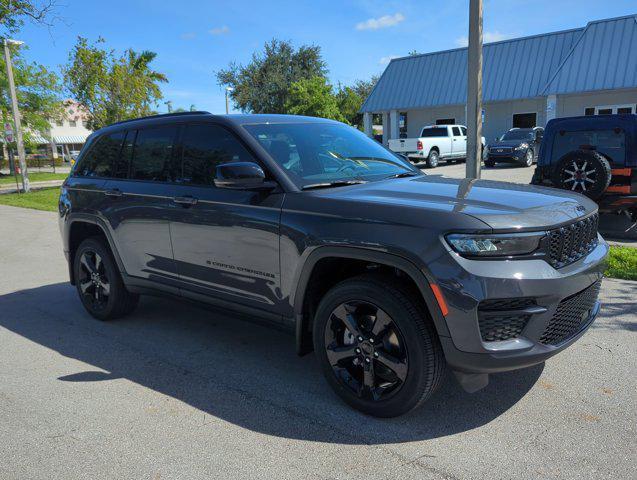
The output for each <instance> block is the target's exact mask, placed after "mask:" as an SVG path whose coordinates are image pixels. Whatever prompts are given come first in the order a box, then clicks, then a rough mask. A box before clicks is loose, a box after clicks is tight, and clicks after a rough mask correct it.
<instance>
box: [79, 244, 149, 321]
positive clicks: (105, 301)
mask: <svg viewBox="0 0 637 480" xmlns="http://www.w3.org/2000/svg"><path fill="white" fill-rule="evenodd" d="M73 268H74V272H75V286H76V288H77V293H78V294H79V296H80V300H81V301H82V304H83V305H84V308H86V310H87V311H88V313H90V314H91V315H92V316H93V317H95V318H97V319H98V320H112V319H114V318H118V317H121V316H124V315H126V314H128V313H130V312H132V311H133V310H134V309H135V307H136V306H137V302H138V300H139V295H136V294H133V293H130V292H129V291H128V290H126V287H125V286H124V283H123V282H122V277H121V276H120V274H119V271H118V269H117V265H116V264H115V260H114V259H113V255H112V254H111V251H110V249H109V248H108V247H107V246H106V245H105V244H104V243H103V241H102V240H100V239H99V238H97V237H93V238H87V239H86V240H84V241H83V242H82V243H81V244H80V246H79V247H78V249H77V250H76V252H75V258H74V261H73Z"/></svg>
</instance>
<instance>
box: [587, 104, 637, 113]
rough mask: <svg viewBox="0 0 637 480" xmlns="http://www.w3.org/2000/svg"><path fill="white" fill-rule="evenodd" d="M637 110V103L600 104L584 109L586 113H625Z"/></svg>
mask: <svg viewBox="0 0 637 480" xmlns="http://www.w3.org/2000/svg"><path fill="white" fill-rule="evenodd" d="M635 112H637V108H635V105H634V104H633V105H631V104H627V105H598V106H596V107H587V108H585V109H584V115H614V114H619V115H624V114H629V113H635Z"/></svg>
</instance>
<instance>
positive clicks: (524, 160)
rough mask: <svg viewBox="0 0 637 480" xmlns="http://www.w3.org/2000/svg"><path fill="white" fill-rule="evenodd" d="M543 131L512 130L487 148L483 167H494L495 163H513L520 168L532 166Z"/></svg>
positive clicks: (528, 129)
mask: <svg viewBox="0 0 637 480" xmlns="http://www.w3.org/2000/svg"><path fill="white" fill-rule="evenodd" d="M543 135H544V129H543V128H542V127H533V128H512V129H511V130H509V131H508V132H507V133H505V134H504V135H502V136H501V137H500V138H499V139H498V140H496V141H495V142H493V143H490V144H489V145H488V147H487V157H486V158H485V160H484V165H485V167H494V166H495V165H496V164H497V163H514V164H516V165H518V166H521V167H530V166H532V165H533V163H534V162H535V160H536V158H537V154H538V152H539V151H540V144H541V142H542V136H543Z"/></svg>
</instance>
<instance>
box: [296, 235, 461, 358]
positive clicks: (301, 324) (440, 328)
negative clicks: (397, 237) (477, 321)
mask: <svg viewBox="0 0 637 480" xmlns="http://www.w3.org/2000/svg"><path fill="white" fill-rule="evenodd" d="M328 257H339V258H351V259H355V260H365V261H369V262H374V263H379V264H382V265H387V266H390V267H394V268H397V269H399V270H401V271H403V272H404V273H405V274H406V275H408V276H409V277H410V278H411V279H412V280H413V281H414V283H415V284H416V285H417V287H418V289H419V290H420V293H421V295H422V297H423V299H424V301H425V304H426V305H427V308H428V310H429V313H430V315H431V318H432V320H433V322H434V326H435V327H436V331H437V332H438V335H439V336H442V337H448V336H449V330H448V329H447V323H446V322H445V319H444V316H443V314H442V311H441V310H440V306H439V305H438V302H437V301H436V297H435V296H434V292H433V290H432V289H431V284H433V283H434V282H433V277H432V276H431V275H430V274H429V273H428V272H426V271H425V270H424V269H419V268H418V267H417V266H416V265H415V264H414V263H413V262H411V261H410V260H407V259H406V258H404V257H401V256H398V255H394V254H391V253H386V252H379V251H377V250H369V249H365V248H359V247H328V246H326V247H318V248H317V249H316V250H314V251H313V252H312V253H311V254H310V255H309V256H308V258H307V260H306V261H305V263H304V265H303V268H302V271H301V274H300V275H299V278H298V280H297V282H296V284H297V286H296V290H295V293H294V299H293V304H294V323H295V331H296V351H297V354H299V355H304V354H306V353H309V352H310V351H311V350H312V345H311V342H310V341H309V335H308V333H309V332H310V331H311V319H309V318H304V317H303V300H304V298H305V291H306V289H307V284H308V282H309V280H310V276H311V275H312V271H313V270H314V267H315V265H316V264H317V263H318V261H319V260H321V259H323V258H328Z"/></svg>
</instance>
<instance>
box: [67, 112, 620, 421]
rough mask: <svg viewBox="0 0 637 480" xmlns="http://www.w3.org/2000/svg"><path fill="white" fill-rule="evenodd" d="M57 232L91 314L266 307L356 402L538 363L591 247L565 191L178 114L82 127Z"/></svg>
mask: <svg viewBox="0 0 637 480" xmlns="http://www.w3.org/2000/svg"><path fill="white" fill-rule="evenodd" d="M59 215H60V227H61V231H62V235H63V240H64V249H65V253H66V256H67V258H68V261H69V272H70V277H71V283H73V284H74V285H75V286H76V288H77V291H78V294H79V297H80V299H81V301H82V303H83V304H84V306H85V308H86V309H87V310H88V311H89V313H90V314H91V315H93V316H94V317H96V318H98V319H101V320H109V319H113V318H117V317H120V316H122V315H125V314H127V313H129V312H131V311H132V310H133V309H134V308H135V306H136V304H137V300H138V296H139V294H157V293H160V294H167V295H172V296H174V297H182V298H187V299H191V300H199V301H202V302H207V303H209V304H212V305H216V306H217V307H221V308H224V309H227V310H232V311H237V312H242V313H244V314H247V315H248V316H252V317H259V318H261V319H267V320H269V321H271V322H273V323H275V324H277V325H279V326H283V327H285V328H289V329H290V330H292V331H293V332H296V345H297V349H298V352H299V353H300V354H304V353H307V352H309V351H311V350H312V349H313V350H314V351H315V352H316V355H317V357H318V359H319V362H320V364H321V366H322V369H323V371H324V373H325V376H326V378H327V380H328V382H329V384H330V385H331V386H332V388H333V389H334V390H335V391H336V392H337V393H338V394H339V396H341V397H342V398H343V399H344V400H345V401H346V402H348V403H349V404H350V405H352V406H354V407H356V408H358V409H360V410H362V411H364V412H367V413H369V414H373V415H379V416H393V415H399V414H401V413H404V412H406V411H409V410H410V409H412V408H414V407H416V406H417V405H419V404H420V403H422V402H423V401H424V400H425V399H426V398H428V397H429V396H430V395H431V394H432V392H433V391H434V390H435V388H436V386H437V385H438V384H439V383H440V382H441V380H442V378H443V372H444V371H445V367H446V365H449V366H450V368H451V370H452V371H453V372H454V374H455V376H456V378H457V379H458V380H459V381H460V383H461V385H462V386H463V387H464V388H465V389H467V390H468V391H475V390H477V389H480V388H482V387H484V386H485V385H486V384H487V382H488V374H489V373H493V372H500V371H505V370H512V369H516V368H522V367H526V366H529V365H533V364H536V363H539V362H542V361H544V360H545V359H547V358H549V357H550V356H552V355H554V354H556V353H557V352H559V351H561V350H562V349H564V348H566V347H567V346H569V345H570V344H572V343H573V342H574V341H575V340H577V339H578V338H579V337H581V336H582V335H583V334H584V332H585V331H586V329H587V328H588V326H589V325H590V324H591V322H592V321H593V320H594V318H595V316H596V315H597V312H598V311H599V303H598V301H597V296H598V292H599V288H600V284H601V278H602V272H603V271H604V266H605V258H606V255H607V252H608V247H607V244H606V243H605V242H604V241H603V240H602V239H601V237H599V236H598V234H597V207H596V205H595V203H594V202H592V201H590V200H589V199H587V198H585V197H583V196H581V195H577V194H572V193H570V192H565V191H560V190H555V189H547V188H543V187H533V186H523V185H513V184H506V183H500V182H488V181H469V180H453V179H448V178H443V177H434V176H431V177H430V176H426V175H424V174H423V173H422V172H420V171H419V170H418V169H417V168H415V167H413V166H412V165H410V164H409V162H407V161H406V160H404V159H402V158H401V157H398V156H397V155H395V154H393V153H392V152H390V151H389V150H387V149H386V148H384V147H383V146H382V145H379V144H378V143H377V142H375V141H373V140H371V139H370V138H368V137H366V136H365V135H363V134H362V133H361V132H359V131H358V130H356V129H354V128H351V127H348V126H346V125H343V124H341V123H338V122H334V121H330V120H324V119H318V118H308V117H297V116H282V115H231V116H214V115H210V114H207V113H184V114H173V115H164V116H156V117H150V118H144V119H139V120H133V121H127V122H121V123H118V124H115V125H112V126H109V127H107V128H104V129H102V130H99V131H97V132H95V133H94V134H93V135H91V137H90V139H89V140H88V142H87V143H86V145H85V147H84V149H83V150H82V152H81V154H80V156H79V159H78V161H77V164H76V165H75V166H74V168H73V171H72V173H71V174H70V176H69V177H68V179H67V180H66V181H65V183H64V185H63V187H62V191H61V196H60V202H59Z"/></svg>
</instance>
